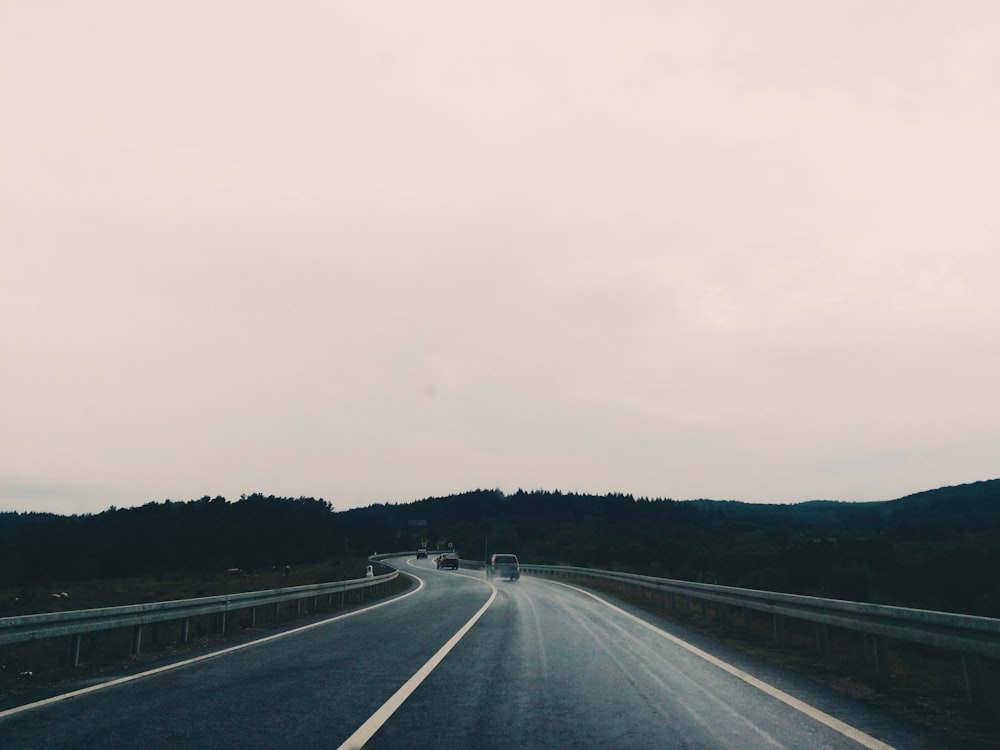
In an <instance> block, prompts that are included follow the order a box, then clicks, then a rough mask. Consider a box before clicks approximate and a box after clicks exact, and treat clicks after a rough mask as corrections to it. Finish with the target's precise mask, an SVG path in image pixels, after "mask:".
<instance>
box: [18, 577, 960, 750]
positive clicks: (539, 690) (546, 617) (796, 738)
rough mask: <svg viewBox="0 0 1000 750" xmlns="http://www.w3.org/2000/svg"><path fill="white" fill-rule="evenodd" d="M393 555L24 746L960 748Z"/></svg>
mask: <svg viewBox="0 0 1000 750" xmlns="http://www.w3.org/2000/svg"><path fill="white" fill-rule="evenodd" d="M396 564H397V565H398V566H399V567H400V569H402V570H403V571H405V572H408V573H410V574H412V575H414V576H415V577H417V580H418V582H419V584H418V585H417V586H415V587H414V588H413V589H411V591H410V592H408V594H406V595H404V596H402V597H400V598H398V599H396V600H391V601H389V602H386V603H383V604H381V605H378V606H376V607H371V608H367V609H364V610H358V611H354V612H352V613H349V614H347V615H341V616H338V617H335V618H328V619H326V620H322V621H317V622H314V623H310V624H309V625H307V626H306V627H298V628H295V629H294V630H293V631H291V632H289V633H287V634H283V635H282V637H272V638H269V639H266V640H264V641H262V642H256V643H252V644H241V645H240V646H239V647H237V648H235V649H230V650H228V651H226V652H223V653H221V654H218V655H214V656H210V657H208V658H199V659H198V660H196V661H192V662H189V663H186V664H182V665H181V666H175V667H172V668H169V669H164V670H163V671H160V672H157V673H154V674H148V675H146V676H143V677H140V678H138V679H129V680H128V681H125V682H121V683H119V684H113V685H110V686H107V685H101V684H95V685H89V686H86V685H74V686H69V687H68V688H67V690H68V691H69V690H77V691H85V692H80V693H79V694H77V695H74V696H72V697H68V698H65V699H59V700H55V701H53V702H51V703H48V704H46V705H38V706H34V707H26V708H24V709H23V710H14V711H6V712H2V713H0V746H2V747H4V748H10V749H11V750H15V749H16V750H27V749H28V748H45V749H46V750H51V749H52V748H66V749H67V750H69V749H71V748H87V749H88V750H89V749H90V748H97V747H100V748H120V749H122V750H125V749H127V748H137V749H138V748H141V749H142V750H158V749H159V748H164V749H166V748H170V749H171V750H174V749H176V748H241V749H242V748H246V747H251V746H253V747H265V748H296V749H300V748H340V747H360V746H362V745H364V746H365V747H368V748H394V749H399V748H431V747H448V748H455V749H456V750H458V749H460V748H471V747H477V748H513V747H518V748H562V747H586V748H734V747H740V748H834V749H838V750H839V749H845V750H846V749H848V748H851V749H854V748H863V747H869V748H886V747H899V748H908V747H936V748H948V747H953V748H959V747H960V746H958V745H955V744H949V743H948V742H947V740H945V739H943V738H941V737H928V736H925V734H924V733H923V732H921V731H920V730H918V729H916V728H914V727H912V726H909V725H906V724H903V723H901V722H899V721H897V720H894V719H891V718H889V717H886V716H882V715H879V714H878V713H877V712H874V711H873V710H872V709H869V708H865V707H863V706H861V705H858V704H854V703H852V702H851V701H850V700H847V699H844V698H843V697H840V696H837V695H834V694H831V693H828V692H827V691H825V690H823V689H821V688H818V687H817V686H815V685H812V684H811V683H808V682H807V681H805V680H801V679H799V678H795V677H791V676H789V675H786V674H782V673H781V672H778V671H776V670H773V669H770V668H767V667H765V666H763V665H760V664H754V663H752V662H749V661H748V660H747V659H746V658H745V657H739V656H737V655H735V654H729V653H726V652H725V650H724V649H722V648H720V647H719V646H716V645H713V644H712V643H711V642H708V641H703V640H702V639H700V638H698V637H697V636H695V635H693V634H690V633H685V632H684V631H682V630H681V629H679V628H677V627H676V626H674V625H671V624H670V623H668V622H665V621H661V620H658V619H655V618H651V617H650V616H649V615H642V616H641V617H640V616H639V613H638V612H636V611H635V610H632V609H630V608H628V607H627V606H625V605H622V604H620V603H615V602H613V601H611V600H610V599H608V598H607V597H604V596H601V597H597V596H594V595H593V594H589V593H587V592H584V591H581V590H579V589H575V588H572V587H569V586H565V585H562V584H558V583H554V582H551V581H545V580H539V579H532V578H530V577H522V578H521V580H520V581H517V582H509V581H495V582H494V584H493V585H492V586H491V585H490V583H489V582H487V581H486V580H485V578H484V577H483V575H482V573H476V572H472V571H465V570H463V571H437V570H435V569H434V565H433V563H432V562H427V561H417V560H412V559H401V560H398V561H396Z"/></svg>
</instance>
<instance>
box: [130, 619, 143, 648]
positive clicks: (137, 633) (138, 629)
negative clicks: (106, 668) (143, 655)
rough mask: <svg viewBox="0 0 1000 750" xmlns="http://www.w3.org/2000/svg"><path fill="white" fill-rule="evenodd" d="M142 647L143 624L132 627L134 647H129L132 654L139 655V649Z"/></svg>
mask: <svg viewBox="0 0 1000 750" xmlns="http://www.w3.org/2000/svg"><path fill="white" fill-rule="evenodd" d="M141 648H142V625H136V626H134V627H133V628H132V647H131V648H130V649H129V651H130V652H131V654H132V656H138V655H139V651H140V649H141Z"/></svg>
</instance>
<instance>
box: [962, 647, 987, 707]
mask: <svg viewBox="0 0 1000 750" xmlns="http://www.w3.org/2000/svg"><path fill="white" fill-rule="evenodd" d="M962 674H963V675H964V676H965V692H966V694H967V695H968V697H969V703H971V704H972V705H973V706H975V707H976V708H985V706H986V683H985V681H984V680H983V665H982V664H981V663H980V661H979V656H978V655H977V654H962Z"/></svg>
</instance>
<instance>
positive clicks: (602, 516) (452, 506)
mask: <svg viewBox="0 0 1000 750" xmlns="http://www.w3.org/2000/svg"><path fill="white" fill-rule="evenodd" d="M424 543H427V544H428V545H430V546H431V547H439V546H446V545H451V546H453V547H454V548H455V549H456V550H458V551H459V553H460V554H461V555H462V556H463V557H464V558H466V559H483V558H484V557H485V556H486V555H487V554H488V553H489V554H491V553H493V552H515V553H517V554H518V555H519V557H520V558H521V559H522V560H524V561H529V562H534V563H548V564H567V565H577V566H584V567H595V568H606V569H614V570H623V571H631V572H636V573H644V574H648V575H655V576H661V577H666V578H677V579H683V580H694V581H704V582H707V583H719V584H723V585H729V586H739V587H746V588H757V589H765V590H772V591H786V592H792V593H800V594H807V595H814V596H823V597H833V598H841V599H851V600H855V601H869V602H880V603H886V604H896V605H900V606H908V607H917V608H924V609H938V610H947V611H953V612H965V613H969V614H977V615H984V616H989V617H1000V577H998V576H997V575H996V571H998V570H1000V480H991V481H987V482H977V483H974V484H967V485H960V486H957V487H946V488H942V489H938V490H931V491H928V492H923V493H919V494H917V495H912V496H909V497H905V498H901V499H899V500H893V501H888V502H878V503H840V502H825V501H823V502H808V503H799V504H794V505H761V504H751V503H741V502H734V501H712V500H688V501H676V500H670V499H647V498H638V499H637V498H634V497H633V496H631V495H627V494H620V493H612V494H608V495H601V496H597V495H582V494H574V493H565V494H564V493H562V492H559V491H541V490H539V491H530V492H526V491H523V490H519V491H518V492H516V493H514V494H510V495H505V494H504V493H502V492H500V491H499V490H474V491H471V492H465V493H461V494H457V495H451V496H448V497H435V498H427V499H424V500H418V501H415V502H412V503H406V504H396V505H389V504H377V505H371V506H368V507H366V508H358V509H353V510H347V511H341V512H335V511H334V510H333V508H332V507H331V506H330V504H329V503H327V502H325V501H323V500H315V499H312V498H295V499H293V498H277V497H273V496H268V497H265V496H263V495H259V494H255V495H251V496H249V497H248V496H244V497H241V498H240V500H239V501H237V502H228V501H226V500H225V498H221V497H216V498H209V497H204V498H201V499H200V500H193V501H189V502H170V501H166V502H163V503H150V504H148V505H144V506H141V507H138V508H130V509H114V508H112V509H109V510H107V511H105V512H103V513H99V514H96V515H83V516H58V515H53V514H39V513H27V514H19V513H0V584H5V585H11V584H15V585H17V584H22V585H23V584H28V583H36V582H53V583H56V582H69V581H73V580H81V579H90V578H112V577H119V576H126V575H143V574H150V573H154V574H155V573H169V572H181V571H205V570H224V569H226V568H229V567H240V568H251V569H252V568H260V567H264V566H270V565H276V564H280V565H284V564H300V563H306V562H321V561H324V560H329V559H335V558H337V557H340V556H344V555H348V554H352V555H357V554H363V555H368V554H372V553H373V552H392V551H397V550H414V549H416V548H417V547H419V546H422V544H424Z"/></svg>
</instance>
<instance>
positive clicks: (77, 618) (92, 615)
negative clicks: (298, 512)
mask: <svg viewBox="0 0 1000 750" xmlns="http://www.w3.org/2000/svg"><path fill="white" fill-rule="evenodd" d="M371 561H372V563H373V567H374V565H376V564H379V567H383V566H381V564H380V563H379V561H378V560H374V559H372V560H371ZM384 567H385V568H386V569H387V570H389V572H387V573H380V574H379V575H375V573H374V570H373V571H371V573H372V574H371V576H370V577H365V578H356V579H352V580H348V581H333V582H330V583H317V584H309V585H305V586H293V587H289V588H280V589H270V590H266V591H248V592H244V593H239V594H221V595H219V596H207V597H201V598H197V599H180V600H176V601H167V602H150V603H146V604H127V605H124V606H119V607H104V608H101V609H80V610H73V611H69V612H49V613H45V614H34V615H19V616H15V617H0V645H5V644H11V643H21V642H24V641H31V640H37V639H42V638H55V637H59V636H69V637H70V642H69V663H70V665H71V666H76V665H77V664H79V660H80V646H81V639H82V637H83V636H85V635H87V634H89V633H96V632H99V631H103V630H113V629H117V628H132V644H131V651H132V654H138V653H139V652H140V648H141V645H142V628H143V627H144V626H147V625H154V624H157V623H163V622H178V623H179V625H180V641H181V642H182V643H186V642H187V641H188V640H189V636H190V623H191V619H192V618H194V617H200V616H203V615H216V616H217V618H218V620H217V625H216V629H217V630H218V631H219V632H222V633H224V632H225V631H226V624H227V618H228V616H229V615H230V614H231V613H232V612H235V611H240V610H249V611H250V625H251V626H252V625H254V624H255V623H256V610H257V608H258V607H262V606H267V605H272V606H273V607H274V608H275V610H274V620H275V621H277V619H278V609H279V607H280V606H281V604H283V603H285V602H294V603H295V608H296V614H298V613H300V612H301V607H302V603H303V602H305V601H306V600H309V599H312V600H313V609H314V610H315V609H316V605H317V603H318V600H319V598H320V597H322V596H326V597H328V598H329V601H328V603H329V604H332V603H333V597H335V596H339V597H340V603H341V604H343V603H344V599H345V597H346V596H347V594H348V593H349V592H358V594H359V595H360V596H361V597H362V598H364V597H365V596H366V595H368V594H375V593H381V592H383V591H385V590H387V589H388V587H389V585H390V584H391V583H392V581H394V580H395V579H396V578H397V577H398V576H399V572H398V571H396V570H394V569H391V568H389V567H388V566H384Z"/></svg>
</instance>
